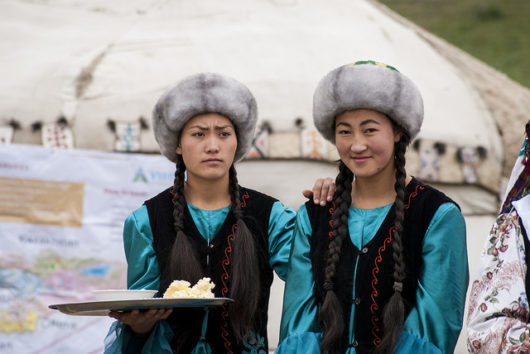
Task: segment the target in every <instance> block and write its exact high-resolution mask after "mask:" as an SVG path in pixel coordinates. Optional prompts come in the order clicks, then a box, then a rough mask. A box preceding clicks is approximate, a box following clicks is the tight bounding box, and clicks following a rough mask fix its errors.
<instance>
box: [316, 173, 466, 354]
mask: <svg viewBox="0 0 530 354" xmlns="http://www.w3.org/2000/svg"><path fill="white" fill-rule="evenodd" d="M446 202H452V203H454V202H453V201H452V200H451V199H450V198H449V197H447V196H446V195H445V194H443V193H442V192H440V191H438V190H436V189H434V188H432V187H430V186H428V185H424V184H422V183H421V182H419V181H418V180H416V179H415V178H412V180H411V182H410V183H409V184H408V185H407V187H406V190H405V204H406V210H405V222H404V237H402V239H403V245H404V252H405V260H406V267H407V268H406V272H407V273H406V274H407V278H406V279H405V281H404V284H403V293H402V295H403V297H404V299H405V303H406V306H405V307H406V313H407V314H408V312H409V311H410V309H411V308H412V307H413V306H414V304H415V292H416V288H417V281H418V278H419V275H420V269H421V267H422V264H423V263H422V257H421V251H422V245H423V236H424V235H425V232H426V230H427V228H428V226H429V224H430V221H431V219H432V217H433V215H434V213H435V212H436V210H438V207H439V206H440V205H441V204H443V203H446ZM454 204H455V205H456V203H454ZM306 208H307V211H308V217H309V220H310V222H311V227H312V230H313V231H312V237H311V250H310V257H311V260H312V268H313V274H314V278H315V296H316V299H317V302H318V304H319V305H320V306H321V305H322V301H323V297H324V295H325V291H324V289H323V283H324V271H325V265H326V259H327V253H328V252H327V251H328V243H329V240H330V236H329V235H330V232H331V226H330V225H331V223H330V220H331V217H332V213H333V204H332V203H328V204H327V205H326V206H325V207H321V206H316V205H314V203H313V202H311V201H310V202H308V203H306ZM394 214H395V208H394V206H392V207H391V208H390V210H389V211H388V213H387V216H386V217H385V219H384V221H383V222H382V224H381V227H380V228H379V230H378V231H377V232H376V234H375V236H374V237H373V239H372V240H371V241H370V242H368V243H367V244H366V245H365V247H363V249H361V250H359V249H357V248H356V247H355V246H354V245H353V243H352V242H351V239H350V238H349V237H347V238H346V239H345V240H344V242H343V245H342V251H341V256H340V260H339V263H338V265H337V274H336V277H335V280H334V284H335V293H336V294H337V296H338V298H339V300H340V301H341V303H342V305H343V314H344V321H345V322H344V323H345V324H346V327H345V328H346V330H347V331H348V328H349V326H348V323H349V318H350V312H351V307H352V304H353V303H355V306H356V309H355V316H354V332H355V333H354V337H355V342H354V343H349V340H348V337H349V335H346V336H344V340H343V343H342V346H343V349H344V350H346V348H347V347H348V346H354V347H355V349H356V352H358V353H368V352H371V351H372V350H373V348H374V347H375V346H376V345H377V344H378V343H379V342H380V339H381V338H382V336H383V330H382V323H381V322H382V320H381V317H382V316H381V315H382V310H383V308H384V305H385V304H386V303H387V301H388V299H389V298H390V295H391V294H392V293H393V290H392V285H393V282H394V281H393V271H394V264H393V259H392V248H391V239H392V236H391V231H390V230H391V229H392V228H393V223H394V222H393V220H394ZM352 264H357V268H356V274H357V277H356V283H355V292H356V293H355V294H353V279H354V266H351V265H352Z"/></svg>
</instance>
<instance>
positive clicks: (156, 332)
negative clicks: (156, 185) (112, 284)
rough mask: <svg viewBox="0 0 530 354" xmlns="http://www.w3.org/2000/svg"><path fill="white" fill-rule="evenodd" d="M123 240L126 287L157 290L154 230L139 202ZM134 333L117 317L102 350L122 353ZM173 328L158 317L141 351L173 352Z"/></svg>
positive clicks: (157, 272) (128, 221)
mask: <svg viewBox="0 0 530 354" xmlns="http://www.w3.org/2000/svg"><path fill="white" fill-rule="evenodd" d="M123 243H124V249H125V257H126V259H127V288H128V289H153V290H158V288H159V285H160V273H159V270H158V262H157V260H156V253H155V250H154V248H153V233H152V231H151V225H150V223H149V216H148V214H147V208H146V207H145V206H142V207H141V208H139V209H137V210H135V211H134V212H133V213H132V214H131V215H129V217H127V219H126V220H125V225H124V229H123ZM133 335H134V334H133V333H132V332H131V331H130V329H129V327H128V326H125V325H124V324H123V323H121V322H119V321H116V322H114V323H113V324H112V325H111V328H110V330H109V332H108V334H107V336H106V338H105V353H123V352H124V351H125V350H126V348H127V343H129V341H130V340H131V337H132V336H133ZM171 337H173V331H172V329H171V328H170V326H169V324H168V323H167V322H166V321H164V320H161V321H158V322H157V324H156V325H155V327H154V328H153V330H152V331H151V333H150V335H149V337H148V338H147V340H146V342H145V344H144V346H143V348H142V353H172V350H171V347H170V345H169V341H170V340H171Z"/></svg>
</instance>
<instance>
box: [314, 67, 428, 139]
mask: <svg viewBox="0 0 530 354" xmlns="http://www.w3.org/2000/svg"><path fill="white" fill-rule="evenodd" d="M356 109H372V110H374V111H377V112H380V113H383V114H385V115H386V116H387V117H389V118H390V119H392V120H393V121H394V122H395V123H397V125H399V126H400V127H401V128H403V129H404V130H405V132H406V133H407V134H408V135H409V137H410V139H411V140H412V139H414V137H415V136H416V135H417V134H418V132H419V131H420V128H421V124H422V122H423V99H422V97H421V93H420V91H419V90H418V88H417V87H416V85H415V84H414V83H413V82H412V81H411V80H410V79H409V78H407V77H406V76H405V75H403V74H401V73H400V72H399V71H396V70H392V69H389V68H387V67H385V66H380V65H374V64H349V65H344V66H341V67H338V68H336V69H334V70H332V71H331V72H329V73H328V74H327V75H326V76H324V78H322V79H321V80H320V82H319V84H318V86H317V88H316V90H315V93H314V96H313V119H314V122H315V126H316V128H317V129H318V130H319V131H320V134H322V136H323V137H324V138H326V139H327V140H329V141H331V142H332V143H335V127H334V124H335V118H336V117H337V116H338V115H340V114H341V113H343V112H345V111H350V110H356Z"/></svg>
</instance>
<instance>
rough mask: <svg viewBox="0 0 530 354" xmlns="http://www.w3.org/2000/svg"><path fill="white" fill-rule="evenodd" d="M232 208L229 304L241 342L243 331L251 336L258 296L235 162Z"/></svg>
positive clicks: (253, 253) (254, 255) (254, 253)
mask: <svg viewBox="0 0 530 354" xmlns="http://www.w3.org/2000/svg"><path fill="white" fill-rule="evenodd" d="M229 174H230V178H229V180H230V182H229V188H230V200H231V204H232V208H231V211H232V213H233V214H234V216H235V218H236V220H237V224H236V225H237V227H236V235H235V236H236V237H235V239H234V242H233V243H232V247H233V253H232V254H233V256H232V283H231V287H230V297H231V298H232V299H234V302H233V303H231V304H230V305H229V311H230V321H231V325H232V329H233V330H234V333H235V336H236V339H237V340H238V341H239V342H241V340H242V338H243V337H244V336H245V334H249V335H250V336H251V338H252V333H251V332H252V330H255V328H254V322H255V321H254V320H255V314H256V310H257V308H258V302H259V297H260V288H259V286H256V285H257V284H260V276H259V275H260V270H259V263H258V253H257V250H256V244H255V241H254V236H253V235H252V233H251V232H250V230H249V229H248V227H247V225H246V223H245V221H243V212H242V210H241V205H240V193H239V184H238V183H237V173H236V169H235V168H234V165H232V166H231V167H230V171H229Z"/></svg>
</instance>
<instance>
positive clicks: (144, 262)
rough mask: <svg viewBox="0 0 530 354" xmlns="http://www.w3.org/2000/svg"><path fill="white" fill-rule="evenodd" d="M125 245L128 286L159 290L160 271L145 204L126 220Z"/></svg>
mask: <svg viewBox="0 0 530 354" xmlns="http://www.w3.org/2000/svg"><path fill="white" fill-rule="evenodd" d="M123 245H124V248H125V258H126V259H127V288H128V289H152V290H158V288H159V287H160V271H159V269H158V261H157V259H156V253H155V249H154V248H153V232H152V231H151V224H150V223H149V215H148V214H147V207H146V206H145V205H144V206H142V207H141V208H139V209H137V210H135V211H134V212H133V213H132V214H131V215H129V217H128V218H127V219H126V220H125V225H124V228H123Z"/></svg>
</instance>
